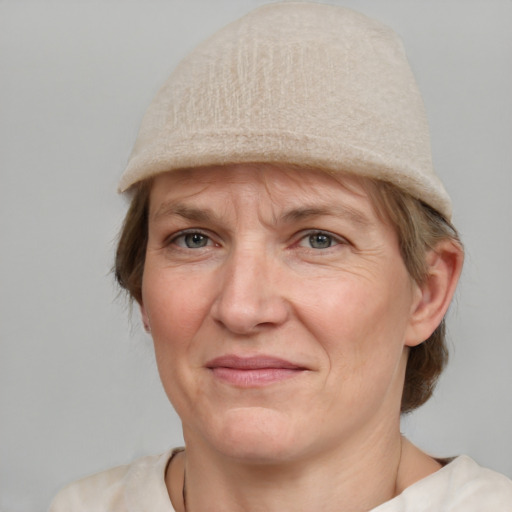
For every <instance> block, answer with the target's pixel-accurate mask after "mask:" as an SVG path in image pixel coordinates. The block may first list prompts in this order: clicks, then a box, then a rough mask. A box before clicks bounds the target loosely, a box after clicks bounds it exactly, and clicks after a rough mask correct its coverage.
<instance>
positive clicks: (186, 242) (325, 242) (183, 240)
mask: <svg viewBox="0 0 512 512" xmlns="http://www.w3.org/2000/svg"><path fill="white" fill-rule="evenodd" d="M293 238H294V239H295V240H297V241H294V242H293V243H292V244H291V245H290V246H289V247H290V248H294V247H301V248H305V249H309V250H313V251H322V250H326V249H330V248H333V247H335V246H337V245H341V244H343V245H348V244H349V242H348V240H347V239H346V238H344V237H341V236H339V235H335V234H333V233H331V232H329V231H323V230H303V231H301V232H300V233H298V234H297V235H295V236H294V237H293ZM165 245H167V246H175V247H178V248H180V249H184V250H200V249H205V248H208V247H221V244H219V243H217V242H215V241H214V240H213V238H212V236H211V235H210V234H208V233H206V232H204V231H202V230H197V229H191V230H186V231H180V232H179V233H177V234H175V235H172V236H171V237H170V238H169V239H168V240H167V241H166V244H165Z"/></svg>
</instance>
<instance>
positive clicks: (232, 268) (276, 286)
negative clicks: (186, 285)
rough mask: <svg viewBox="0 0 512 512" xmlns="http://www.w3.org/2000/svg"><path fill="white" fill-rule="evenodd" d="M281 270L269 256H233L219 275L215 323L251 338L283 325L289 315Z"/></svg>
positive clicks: (253, 252)
mask: <svg viewBox="0 0 512 512" xmlns="http://www.w3.org/2000/svg"><path fill="white" fill-rule="evenodd" d="M283 288H284V287H283V282H282V279H281V278H280V269H279V266H278V265H277V263H276V262H275V260H274V261H273V258H272V257H271V256H270V255H267V254H257V253H256V252H255V251H239V252H235V253H233V254H231V256H230V257H229V258H228V260H226V262H225V263H224V265H223V269H222V272H221V274H220V276H219V289H218V290H219V291H218V295H217V297H216V299H215V301H214V302H213V304H212V310H211V312H212V316H213V318H214V320H215V321H216V322H217V323H219V324H221V325H222V326H223V327H224V328H226V329H228V330H229V331H231V332H233V333H235V334H243V335H249V334H254V333H257V332H260V331H261V330H264V329H268V328H271V327H278V326H280V325H282V324H283V323H284V322H285V321H286V320H287V318H288V316H289V311H290V309H289V303H288V301H287V300H286V299H285V297H284V293H283V292H284V289H283Z"/></svg>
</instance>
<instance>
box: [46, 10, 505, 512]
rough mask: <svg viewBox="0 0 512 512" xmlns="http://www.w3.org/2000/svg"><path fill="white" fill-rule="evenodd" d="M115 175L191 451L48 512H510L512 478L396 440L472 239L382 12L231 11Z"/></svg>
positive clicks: (103, 481)
mask: <svg viewBox="0 0 512 512" xmlns="http://www.w3.org/2000/svg"><path fill="white" fill-rule="evenodd" d="M120 189H121V191H127V192H128V193H130V194H132V203H131V207H130V210H129V211H128V214H127V216H126V219H125V224H124V227H123V231H122V234H121V238H120V241H119V246H118V251H117V258H116V276H117V278H118V281H119V283H120V284H121V286H122V287H124V288H125V289H126V290H127V291H128V292H129V294H130V295H131V297H132V298H134V299H135V300H136V301H137V303H138V304H139V306H140V310H141V314H142V319H143V323H144V326H145V328H146V330H147V331H148V332H150V333H151V335H152V337H153V340H154V346H155V353H156V359H157V364H158V368H159V372H160V376H161V379H162V383H163V386H164V389H165V391H166V393H167V395H168V397H169V399H170V401H171V403H172V404H173V406H174V407H175V409H176V411H177V412H178V414H179V416H180V418H181V420H182V424H183V434H184V439H185V445H186V446H185V449H184V450H176V451H173V452H170V453H166V454H164V455H162V456H160V457H147V458H144V459H141V460H139V461H136V462H134V463H133V464H131V465H129V466H124V467H121V468H116V469H113V470H110V471H107V472H104V473H101V474H98V475H95V476H92V477H89V478H87V479H85V480H83V481H80V482H77V483H75V484H72V485H71V486H69V487H68V488H66V489H65V490H64V491H62V492H61V494H59V495H58V496H57V498H56V499H55V501H54V504H53V506H52V509H51V510H52V511H54V512H59V511H61V510H66V511H73V510H76V511H79V510H94V511H100V510H105V511H106V510H109V511H128V510H152V511H155V512H163V511H172V510H176V511H178V512H182V511H188V512H191V511H192V512H195V511H217V510H219V511H220V510H222V511H228V512H229V511H238V510H244V511H256V510H265V511H272V510H324V511H327V512H328V511H330V510H333V511H334V510H336V511H338V510H347V511H354V512H355V511H369V510H375V511H377V510H378V511H379V512H383V511H405V510H407V511H410V510H415V511H421V510H425V511H426V510H429V511H431V510H449V511H454V512H455V511H462V510H464V511H466V512H467V511H471V510H473V511H477V510H478V511H480V510H493V511H505V510H510V508H511V506H512V483H511V482H510V481H509V480H508V479H506V478H505V477H504V476H502V475H499V474H497V473H494V472H492V471H490V470H486V469H483V468H480V467H479V466H478V465H477V464H476V463H475V462H473V461H472V460H471V459H469V458H468V457H464V456H462V457H458V458H456V459H455V460H453V461H447V460H437V459H434V458H432V457H430V456H429V455H427V454H426V453H423V452H422V451H421V450H419V449H418V448H417V447H415V446H414V445H412V444H411V443H410V442H408V441H407V440H406V439H404V438H402V436H401V434H400V423H399V422H400V413H401V412H407V411H410V410H413V409H414V408H416V407H418V406H419V405H421V404H423V403H424V402H425V401H426V400H427V399H428V398H429V397H430V395H431V393H432V390H433V387H434V385H435V382H436V379H437V377H438V376H439V374H440V372H441V371H442V369H443V366H444V364H445V360H446V348H445V344H444V323H443V318H444V315H445V313H446V311H447V309H448V306H449V304H450V301H451V299H452V297H453V293H454V291H455V288H456V284H457V280H458V278H459V275H460V271H461V268H462V261H463V250H462V246H461V243H460V241H459V239H458V236H457V233H456V231H455V229H454V228H453V226H452V225H451V224H450V216H451V206H450V200H449V198H448V196H447V194H446V192H445V190H444V188H443V186H442V184H441V183H440V181H439V180H438V178H437V177H436V176H435V174H434V172H433V170H432V165H431V157H430V148H429V140H428V129H427V126H426V121H425V115H424V112H423V106H422V102H421V98H420V95H419V92H418V90H417V88H416V85H415V82H414V79H413V77H412V74H411V71H410V69H409V66H408V64H407V62H406V59H405V56H404V52H403V49H402V46H401V43H400V41H399V40H398V38H397V37H396V35H395V34H393V33H392V32H391V31H390V30H389V29H388V28H386V27H384V26H382V25H381V24H379V23H377V22H374V21H372V20H369V19H368V18H366V17H364V16H362V15H360V14H357V13H355V12H353V11H350V10H347V9H343V8H338V7H330V6H326V5H319V4H303V3H283V4H275V5H268V6H265V7H263V8H260V9H258V10H256V11H254V12H252V13H250V14H249V15H247V16H246V17H244V18H242V19H241V20H239V21H237V22H235V23H233V24H231V25H229V26H228V27H226V28H225V29H223V30H222V31H220V32H219V33H217V34H216V35H214V36H213V37H212V38H211V39H209V40H208V41H206V42H205V43H204V44H203V45H201V46H199V47H198V48H197V49H196V50H195V51H194V52H193V53H192V54H191V55H189V56H188V57H187V58H186V59H185V60H184V61H182V63H181V64H180V65H179V66H178V68H177V69H176V70H175V72H174V73H173V75H171V77H170V79H169V80H168V82H167V83H166V84H165V85H164V87H163V88H162V89H161V90H160V92H159V93H158V95H157V97H156V98H155V100H154V101H153V103H152V105H151V106H150V108H149V110H148V112H147V114H146V116H145V118H144V120H143V124H142V127H141V130H140V133H139V137H138V139H137V142H136V145H135V148H134V151H133V153H132V156H131V159H130V162H129V164H128V167H127V169H126V171H125V173H124V175H123V177H122V179H121V183H120Z"/></svg>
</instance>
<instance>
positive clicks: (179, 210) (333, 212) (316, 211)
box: [152, 201, 371, 227]
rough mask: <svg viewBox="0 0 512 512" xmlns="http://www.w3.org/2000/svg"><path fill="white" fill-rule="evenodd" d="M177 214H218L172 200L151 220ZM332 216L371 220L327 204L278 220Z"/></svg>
mask: <svg viewBox="0 0 512 512" xmlns="http://www.w3.org/2000/svg"><path fill="white" fill-rule="evenodd" d="M173 215H177V216H179V217H183V218H184V219H187V220H190V221H194V222H199V223H204V224H207V223H211V222H213V221H214V220H215V219H218V215H217V214H215V212H213V211H212V210H211V209H209V208H195V207H193V206H187V205H185V204H183V203H177V202H174V201H166V202H164V203H162V204H161V205H160V207H159V208H158V210H157V211H156V212H155V213H154V214H153V215H152V217H153V220H155V221H156V220H159V219H160V218H162V217H167V216H173ZM326 216H334V217H341V218H348V219H349V220H350V221H352V222H353V223H355V224H357V225H359V226H361V227H366V226H368V225H369V224H370V223H371V222H370V219H369V218H368V217H367V216H366V215H365V214H363V213H362V212H360V211H359V210H356V209H354V208H351V207H350V206H346V205H340V204H337V205H329V206H324V207H317V206H302V207H298V208H293V209H291V210H288V211H286V212H285V213H284V214H283V215H282V216H281V218H280V219H279V221H281V222H284V223H290V222H299V221H303V220H307V219H310V218H314V217H326Z"/></svg>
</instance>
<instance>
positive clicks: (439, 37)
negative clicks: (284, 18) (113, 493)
mask: <svg viewBox="0 0 512 512" xmlns="http://www.w3.org/2000/svg"><path fill="white" fill-rule="evenodd" d="M263 3H266V2H265V1H259V0H214V1H213V0H210V1H207V0H201V1H199V0H188V1H184V0H183V1H180V0H173V1H170V0H169V1H142V0H139V1H105V0H103V1H101V2H100V1H87V2H86V1H83V2H79V1H61V2H53V1H31V2H30V1H23V0H18V1H14V0H10V1H5V0H4V1H2V0H0V59H1V60H0V66H1V80H0V145H1V147H0V149H1V156H0V158H1V160H0V170H1V185H0V235H1V239H0V244H1V252H0V261H1V264H0V336H1V338H0V343H1V348H0V511H1V512H36V511H44V510H46V508H47V506H48V504H49V501H50V498H51V496H52V495H53V494H54V493H55V492H56V491H57V489H58V488H59V487H60V486H62V485H63V484H65V483H67V482H69V481H70V480H73V479H76V478H78V477H81V476H83V475H85V474H87V473H90V472H95V471H98V470H101V469H104V468H106V467H109V466H112V465H117V464H121V463H125V462H128V461H130V460H131V459H133V458H134V457H137V456H140V455H143V454H147V453H154V452H159V451H162V450H164V449H166V448H167V447H169V446H173V445H176V444H180V443H181V434H180V427H179V421H178V420H177V418H176V417H175V415H174V413H173V412H172V410H171V407H170V406H169V405H168V403H167V400H166V398H165V396H164V394H163V392H162V391H161V389H160V384H159V381H158V376H157V373H156V368H155V364H154V360H153V352H152V347H151V342H150V340H149V339H148V338H147V336H146V335H145V334H144V333H143V331H142V329H141V328H140V324H139V320H138V315H137V314H136V313H137V311H134V314H133V316H132V317H130V314H129V308H128V307H127V304H126V302H125V301H124V300H122V299H118V298H116V296H117V290H116V289H115V287H114V285H113V279H112V276H111V275H110V273H109V270H110V267H111V265H112V259H113V247H114V241H115V237H116V233H117V231H118V228H119V226H120V223H121V219H122V216H123V212H124V210H125V203H124V200H123V199H122V198H120V197H118V196H116V195H115V187H116V182H117V179H118V177H119V175H120V173H121V172H122V169H123V166H124V164H125V162H126V160H127V157H128V155H129V152H130V149H131V145H132V143H133V141H134V138H135V135H136V132H137V129H138V124H139V122H140V120H141V117H142V114H143V111H144V109H145V108H146V106H147V104H148V103H149V101H150V99H151V97H152V96H153V94H154V93H155V92H156V90H157V88H158V87H159V86H160V84H161V83H162V82H163V81H164V79H165V78H166V76H167V75H168V73H169V72H170V71H171V69H172V68H173V67H174V65H175V64H176V63H177V61H178V60H179V59H180V58H181V57H182V56H183V55H184V54H185V53H186V52H187V51H188V50H190V49H191V48H192V47H193V46H194V45H195V44H197V43H198V42H200V41H201V40H202V39H204V38H205V37H206V36H207V35H209V34H210V33H212V32H214V31H215V30H216V29H218V28H220V27H221V26H223V25H224V24H225V23H227V22H229V21H231V20H233V19H235V18H237V17H239V16H240V15H242V14H244V13H245V12H246V11H248V10H249V9H250V8H253V7H256V6H257V5H261V4H263ZM332 3H340V4H341V3H343V5H346V6H349V7H353V8H356V9H357V10H360V11H361V12H363V13H366V14H368V15H370V16H372V17H375V18H377V19H380V20H381V21H383V22H385V23H387V24H389V25H391V26H392V27H393V28H394V29H395V30H397V31H398V32H399V33H400V34H401V36H402V37H403V39H404V41H405V46H406V48H407V51H408V54H409V56H410V59H411V61H412V65H413V68H414V71H415V73H416V75H417V78H418V81H419V84H420V88H421V90H422V92H423V94H424V98H425V102H426V105H427V110H428V114H429V119H430V123H431V128H432V142H433V151H434V161H435V165H436V168H437V170H438V172H439V174H440V175H441V176H442V178H443V180H444V182H445V184H446V187H447V189H448V191H449V192H450V194H451V195H452V197H453V201H454V204H455V223H456V225H457V226H458V227H459V229H460V231H461V233H462V236H463V239H464V241H465V244H466V248H467V260H466V267H465V271H464V274H463V279H462V285H461V287H460V289H459V294H458V298H457V300H456V304H455V305H454V306H453V307H452V310H451V314H450V324H449V325H450V340H451V344H452V345H453V347H452V358H451V365H450V367H449V369H448V370H447V371H446V373H445V374H444V376H443V378H442V380H441V383H440V385H439V388H438V392H437V393H436V396H435V397H434V398H433V399H432V400H431V402H430V403H429V404H427V405H426V406H425V407H423V408H422V409H421V410H420V411H418V412H416V413H414V414H413V415H412V416H410V417H408V418H407V419H406V420H405V422H404V425H403V430H404V432H406V433H407V434H408V435H409V436H410V437H411V438H412V439H413V440H414V441H416V442H417V443H418V444H419V445H420V446H421V447H423V448H424V449H426V450H428V451H430V452H431V453H433V454H435V455H441V456H448V455H454V454H458V453H467V454H469V455H471V456H473V457H474V458H475V459H476V460H477V461H478V462H480V463H481V464H484V465H487V466H490V467H492V468H494V469H496V470H499V471H501V472H504V473H506V474H507V475H508V476H511V477H512V443H511V433H512V399H511V390H512V372H511V370H510V367H511V363H510V361H511V358H512V339H511V337H512V336H511V332H512V298H511V293H512V292H511V289H512V271H511V264H510V262H511V254H512V233H511V229H510V224H511V221H512V206H511V204H512V203H511V201H510V195H511V192H512V151H511V144H512V121H511V120H512V100H511V91H512V27H511V24H512V2H511V1H509V0H478V1H475V0H459V1H457V0H443V1H441V0H437V1H428V2H427V1H425V0H386V1H382V0H347V1H344V2H332ZM130 318H131V319H130Z"/></svg>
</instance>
